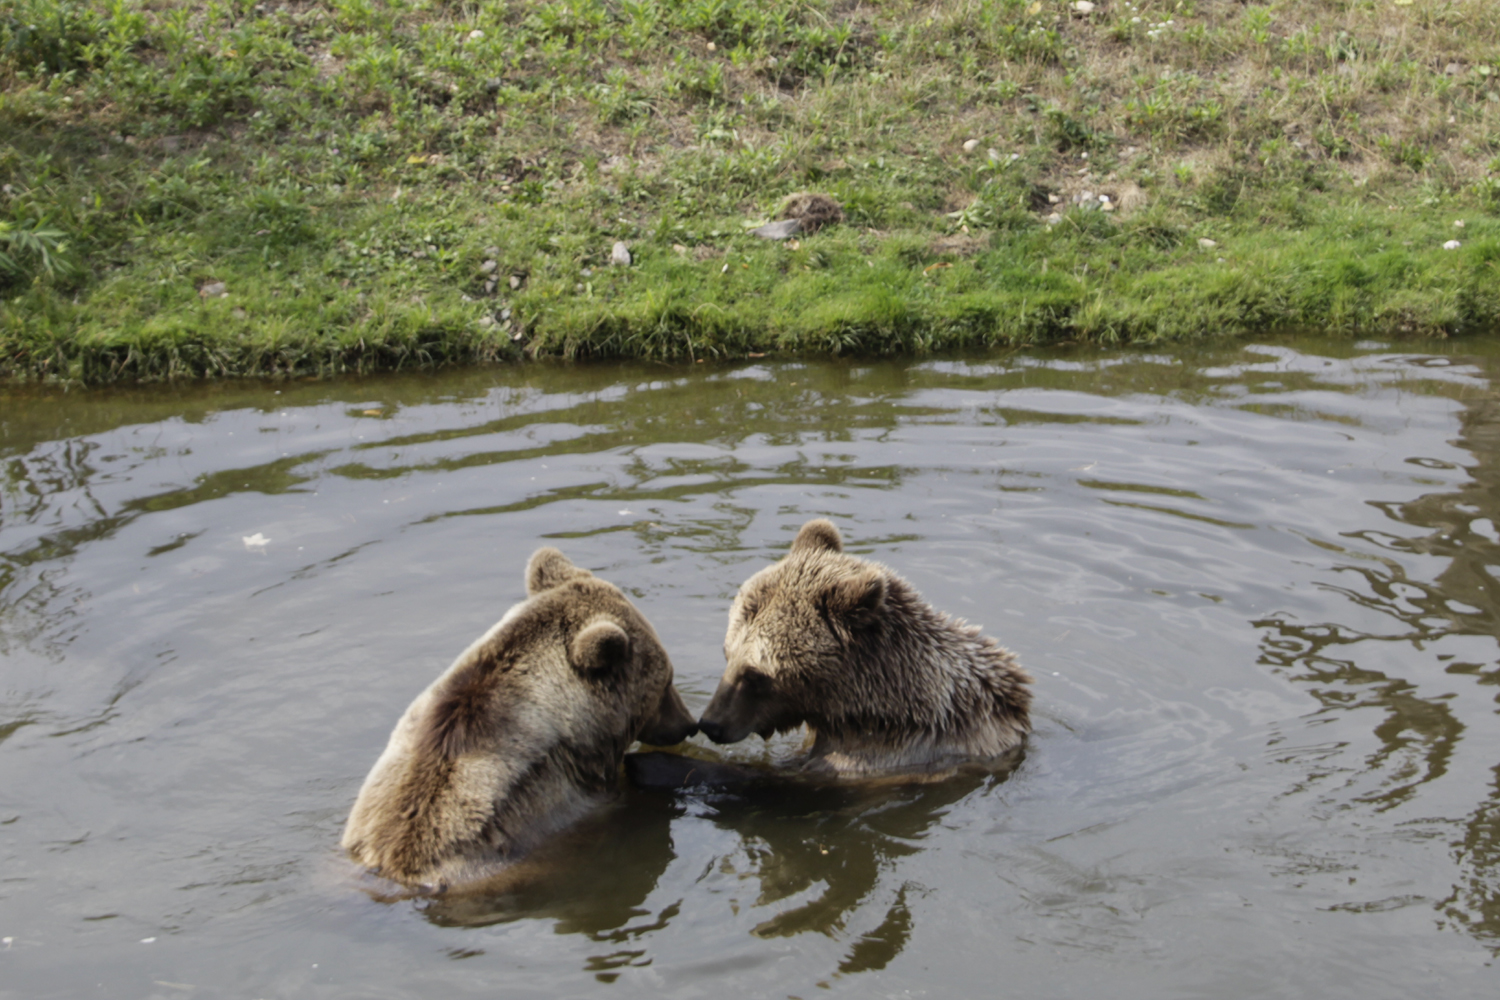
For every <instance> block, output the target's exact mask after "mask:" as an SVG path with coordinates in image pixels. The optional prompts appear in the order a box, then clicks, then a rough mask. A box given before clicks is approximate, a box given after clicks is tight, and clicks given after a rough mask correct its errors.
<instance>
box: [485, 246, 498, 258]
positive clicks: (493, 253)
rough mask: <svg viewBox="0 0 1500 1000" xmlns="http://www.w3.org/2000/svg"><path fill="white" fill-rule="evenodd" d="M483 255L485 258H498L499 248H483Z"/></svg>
mask: <svg viewBox="0 0 1500 1000" xmlns="http://www.w3.org/2000/svg"><path fill="white" fill-rule="evenodd" d="M484 255H485V256H486V257H498V256H500V248H499V247H485V248H484Z"/></svg>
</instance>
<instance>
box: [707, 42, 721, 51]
mask: <svg viewBox="0 0 1500 1000" xmlns="http://www.w3.org/2000/svg"><path fill="white" fill-rule="evenodd" d="M718 49H719V47H718V46H717V45H715V44H714V43H713V42H709V43H708V51H710V52H717V51H718Z"/></svg>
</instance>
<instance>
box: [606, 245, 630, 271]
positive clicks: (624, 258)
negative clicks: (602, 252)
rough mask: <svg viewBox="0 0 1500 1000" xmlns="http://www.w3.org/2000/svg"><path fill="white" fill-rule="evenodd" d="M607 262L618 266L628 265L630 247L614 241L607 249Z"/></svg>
mask: <svg viewBox="0 0 1500 1000" xmlns="http://www.w3.org/2000/svg"><path fill="white" fill-rule="evenodd" d="M609 262H610V264H612V265H615V266H618V267H629V266H630V248H629V247H627V246H626V245H625V244H624V243H616V244H615V245H614V246H613V247H611V248H610V250H609Z"/></svg>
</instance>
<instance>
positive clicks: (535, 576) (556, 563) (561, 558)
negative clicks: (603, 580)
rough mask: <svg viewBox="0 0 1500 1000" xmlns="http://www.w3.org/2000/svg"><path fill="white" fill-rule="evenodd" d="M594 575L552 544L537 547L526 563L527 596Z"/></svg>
mask: <svg viewBox="0 0 1500 1000" xmlns="http://www.w3.org/2000/svg"><path fill="white" fill-rule="evenodd" d="M593 575H594V574H592V573H590V572H589V571H588V570H586V569H579V568H578V567H577V566H574V565H573V564H572V563H571V562H569V561H568V557H567V556H565V555H563V554H562V553H561V552H559V551H557V550H556V549H554V548H552V547H551V546H548V547H547V548H544V549H537V550H536V551H535V552H533V553H532V554H531V560H530V561H529V562H527V563H526V596H527V597H534V596H535V595H537V594H540V593H541V592H542V591H544V590H551V589H552V588H553V587H556V586H558V585H559V584H562V583H567V582H568V581H569V580H572V579H574V578H576V577H580V576H593Z"/></svg>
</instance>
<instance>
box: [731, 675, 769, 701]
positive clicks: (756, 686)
mask: <svg viewBox="0 0 1500 1000" xmlns="http://www.w3.org/2000/svg"><path fill="white" fill-rule="evenodd" d="M739 682H740V687H741V689H742V690H743V691H744V692H745V694H746V695H747V696H749V697H751V698H766V697H770V695H771V693H772V692H773V690H774V689H775V685H774V684H772V683H771V678H770V676H769V675H767V674H763V673H761V672H760V671H759V670H756V669H754V668H750V669H747V670H744V671H742V672H741V673H740V677H739Z"/></svg>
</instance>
